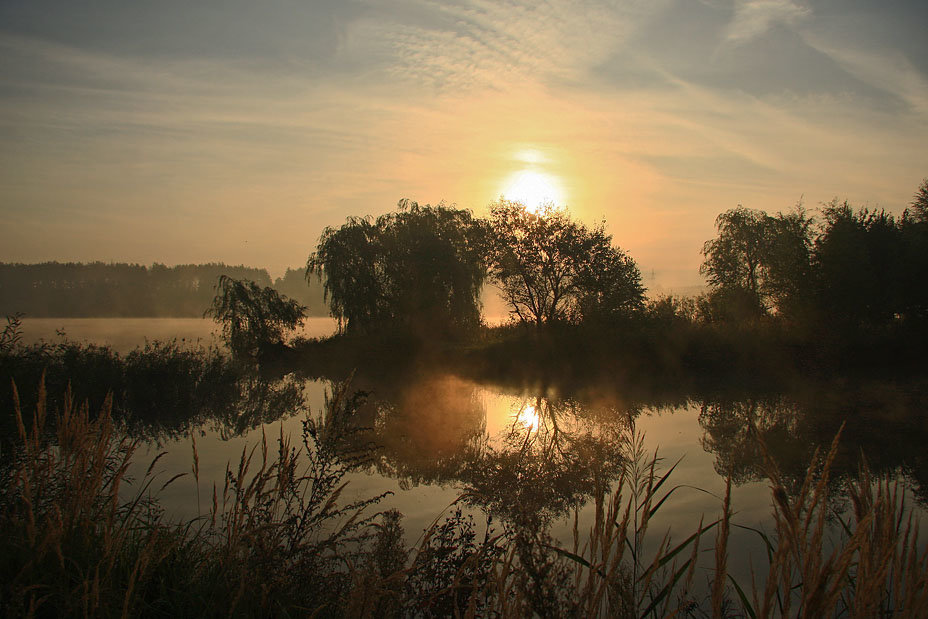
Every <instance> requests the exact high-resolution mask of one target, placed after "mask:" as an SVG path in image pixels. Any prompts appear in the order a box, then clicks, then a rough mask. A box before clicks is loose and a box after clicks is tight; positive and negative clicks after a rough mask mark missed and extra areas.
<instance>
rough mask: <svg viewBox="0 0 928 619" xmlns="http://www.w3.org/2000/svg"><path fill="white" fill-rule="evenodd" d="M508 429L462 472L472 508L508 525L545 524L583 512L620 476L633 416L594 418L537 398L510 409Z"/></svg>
mask: <svg viewBox="0 0 928 619" xmlns="http://www.w3.org/2000/svg"><path fill="white" fill-rule="evenodd" d="M512 406H513V409H514V410H513V413H512V415H511V420H512V421H511V423H510V426H509V428H508V429H507V430H506V431H505V432H503V433H502V435H501V436H499V437H496V438H495V440H490V441H488V442H487V443H486V445H485V448H484V450H483V452H482V453H481V454H480V457H479V458H477V459H474V460H473V461H471V462H470V464H469V466H468V467H467V468H466V469H465V470H464V474H463V476H462V481H463V482H464V483H465V486H466V488H467V490H466V492H467V496H468V499H469V501H470V502H471V503H472V504H475V505H479V506H480V507H483V508H484V509H486V510H487V511H488V512H489V513H491V514H493V515H497V516H501V517H503V518H505V519H508V520H517V521H519V522H523V523H524V522H525V521H526V520H528V521H529V522H532V523H534V524H538V525H541V524H544V523H546V522H549V521H550V520H551V519H553V518H556V517H558V516H562V515H564V514H566V513H567V512H568V511H569V510H571V509H576V508H579V507H580V506H582V505H583V504H584V503H585V502H586V501H587V500H588V499H589V498H591V497H592V496H593V494H594V493H595V492H597V489H602V488H604V487H606V486H607V485H608V483H609V482H611V481H613V480H614V479H616V478H617V477H618V475H619V472H620V470H621V464H622V456H621V453H622V448H621V433H622V431H623V430H624V429H625V428H626V427H627V423H628V420H629V415H628V414H627V413H625V414H623V413H622V412H620V411H617V410H613V411H610V414H596V413H601V411H594V410H591V409H589V408H586V407H584V406H583V405H581V404H580V403H579V402H576V401H573V400H556V399H549V398H544V397H540V396H536V397H535V398H531V399H526V400H522V401H517V402H515V403H514V404H513V405H512Z"/></svg>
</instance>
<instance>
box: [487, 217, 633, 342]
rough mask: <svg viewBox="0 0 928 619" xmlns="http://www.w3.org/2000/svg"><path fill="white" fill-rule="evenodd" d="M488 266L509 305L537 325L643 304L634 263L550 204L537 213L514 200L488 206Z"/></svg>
mask: <svg viewBox="0 0 928 619" xmlns="http://www.w3.org/2000/svg"><path fill="white" fill-rule="evenodd" d="M490 228H491V231H492V236H491V239H492V242H491V244H490V252H489V256H490V260H489V262H490V271H491V274H492V276H493V279H494V280H495V281H496V282H497V284H498V285H499V287H500V289H501V291H502V293H503V298H504V299H505V301H506V302H507V304H508V305H509V308H510V312H511V313H512V314H514V315H515V316H517V317H518V318H519V320H520V321H522V322H525V323H529V322H533V323H535V324H536V325H542V324H545V323H551V322H555V321H560V320H583V319H584V318H594V317H608V318H612V317H615V316H619V315H627V314H629V313H631V312H633V311H637V310H640V309H642V308H643V305H644V289H643V288H642V286H641V273H640V272H639V271H638V267H637V266H636V265H635V262H634V261H633V260H632V259H631V258H630V257H628V256H627V255H626V254H625V253H624V252H623V251H622V250H620V249H618V248H617V247H614V246H612V237H611V236H609V235H607V234H606V233H605V231H604V228H603V226H602V225H600V226H598V227H596V228H594V229H592V230H590V229H588V228H587V227H586V226H584V225H583V224H581V223H577V222H574V221H571V219H570V217H569V216H568V215H567V213H566V212H564V211H562V210H559V209H557V208H555V207H553V206H552V205H547V206H544V207H542V209H541V211H540V212H538V213H532V212H529V211H528V210H527V209H526V208H525V206H524V205H522V204H519V203H517V202H509V201H507V200H500V201H499V202H498V203H496V204H494V205H493V206H492V207H491V214H490Z"/></svg>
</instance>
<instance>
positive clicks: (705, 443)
mask: <svg viewBox="0 0 928 619" xmlns="http://www.w3.org/2000/svg"><path fill="white" fill-rule="evenodd" d="M23 328H24V339H25V340H26V341H27V342H34V341H39V340H44V341H46V342H54V341H56V339H57V338H60V337H61V336H60V335H57V334H56V332H58V331H63V332H64V333H65V334H67V337H68V338H70V339H74V340H77V341H82V342H89V343H96V344H102V345H107V346H111V347H112V348H113V349H114V350H116V351H118V352H120V353H127V352H129V351H130V350H132V349H133V348H135V347H137V346H140V345H143V344H144V343H145V342H146V340H155V339H158V340H175V341H177V342H178V344H179V345H181V346H187V347H196V346H210V345H215V344H217V343H218V340H217V337H216V334H215V332H214V331H215V326H214V324H213V323H212V322H210V321H206V320H200V319H28V320H25V321H24V324H23ZM334 330H335V323H334V321H333V320H331V319H310V320H309V321H308V324H307V325H306V327H305V328H304V330H303V333H302V335H304V336H306V337H317V336H323V335H327V334H330V333H332V332H334ZM385 374H386V373H385ZM500 378H501V380H499V381H486V380H482V381H476V380H474V379H471V378H467V377H462V376H456V375H454V374H449V373H443V372H441V371H439V370H435V371H419V372H417V373H415V374H411V375H409V376H406V377H404V378H403V379H402V380H397V378H396V376H395V375H394V374H393V373H389V377H384V376H378V374H377V372H376V371H374V372H371V371H368V372H366V373H365V374H359V375H357V376H355V377H354V379H353V382H352V383H351V385H350V387H349V390H350V391H351V392H353V391H355V390H361V391H364V392H365V393H366V396H365V398H364V400H363V404H362V405H361V406H360V408H359V409H358V412H357V418H356V420H355V423H356V425H357V426H358V427H363V428H367V430H366V432H367V434H365V440H368V439H370V440H371V441H373V442H374V443H376V444H377V445H378V451H377V452H376V456H375V458H374V461H373V462H372V463H371V465H370V466H368V467H366V468H365V469H364V470H362V471H357V472H354V473H352V474H350V476H349V480H350V484H349V486H348V490H347V491H346V494H345V495H344V497H343V498H345V499H356V498H365V497H370V496H374V495H378V494H380V493H383V492H391V493H392V495H391V496H389V497H387V498H386V499H384V500H383V501H382V502H381V504H380V505H379V506H378V507H377V509H386V508H395V509H398V510H399V511H400V512H402V513H403V515H404V520H403V526H404V527H405V531H406V538H407V541H408V542H409V543H411V544H414V543H416V541H417V540H418V539H419V538H420V536H421V534H422V532H423V530H424V529H426V528H427V527H429V526H430V525H431V524H433V523H434V522H435V521H436V520H439V519H440V518H442V517H443V515H447V514H448V512H449V510H450V509H452V505H454V504H455V502H456V501H458V500H459V499H460V498H461V497H462V496H463V497H465V500H464V501H463V502H462V504H464V505H465V506H466V509H467V511H468V512H469V513H471V514H473V515H475V517H476V518H477V519H478V520H479V521H483V519H484V515H483V514H484V513H492V514H493V515H494V516H495V517H496V518H497V521H499V519H503V520H505V519H506V517H507V514H510V513H511V512H512V510H515V509H523V510H529V511H531V512H532V513H534V514H536V515H538V517H539V522H544V523H548V524H549V525H550V530H551V533H552V535H553V536H554V538H555V539H556V540H559V542H560V543H561V544H562V545H563V546H565V547H569V546H570V543H571V539H572V528H573V518H574V514H575V513H576V514H577V517H578V522H579V523H580V531H581V533H582V532H583V531H584V530H586V529H587V528H588V527H589V525H590V523H591V519H592V515H591V514H592V510H593V507H592V504H591V501H590V496H591V494H592V492H593V491H594V488H595V483H594V482H595V481H596V480H600V481H606V482H610V481H614V479H615V478H616V476H617V475H618V471H619V467H620V466H621V465H620V463H621V459H622V457H623V454H622V452H621V449H620V446H621V444H622V443H621V437H623V436H626V435H627V434H628V433H629V432H631V431H632V430H634V432H635V433H636V434H635V435H636V436H639V437H641V441H642V443H641V448H642V449H643V451H644V452H645V453H647V454H651V455H653V454H654V453H657V454H658V455H659V457H661V458H662V459H663V460H662V461H661V465H660V468H659V474H662V472H663V471H666V470H667V469H669V467H671V466H673V465H674V464H675V463H678V464H677V465H676V468H675V469H674V471H673V474H672V477H671V478H670V480H669V482H668V483H667V484H666V488H667V489H668V490H669V489H670V488H673V487H676V488H677V489H676V490H675V491H674V493H673V496H672V497H671V498H670V499H669V500H668V501H667V502H666V503H664V504H663V505H662V506H661V508H660V509H659V510H658V512H657V513H656V515H655V517H654V520H653V521H652V522H651V525H650V527H649V529H648V531H649V534H648V537H647V538H646V540H645V547H646V548H650V549H652V550H653V548H654V546H655V545H656V544H657V543H659V542H660V540H661V539H662V537H663V536H664V534H665V533H667V532H668V531H669V532H670V534H671V535H672V537H673V538H674V539H676V540H682V539H684V538H685V537H686V536H688V535H690V534H691V533H692V532H694V531H695V529H696V527H697V525H698V522H699V520H700V518H701V517H702V518H704V519H705V522H707V523H708V522H711V521H712V520H714V519H716V518H717V517H719V515H720V514H721V511H722V500H721V497H722V496H723V495H724V493H725V485H726V483H725V477H726V474H727V473H729V472H730V473H731V475H732V479H733V486H732V508H733V511H734V513H735V515H734V517H733V522H735V523H737V524H739V525H742V526H744V527H751V528H756V529H761V530H766V531H770V530H771V528H772V526H771V509H770V507H771V498H770V489H769V482H768V481H767V479H766V477H765V475H764V463H763V460H762V458H761V454H760V453H759V451H758V450H757V448H756V445H754V443H752V442H751V440H750V433H749V431H748V427H749V426H750V425H752V424H753V426H754V427H755V428H757V432H759V434H760V435H761V436H762V437H763V438H764V440H765V442H766V444H767V447H768V449H769V450H770V452H771V455H772V457H773V459H774V460H775V461H776V462H777V464H778V466H779V467H780V469H781V472H782V473H783V475H784V477H785V478H786V479H788V480H793V481H794V483H797V484H798V481H799V480H801V478H802V475H803V474H804V472H805V471H806V470H807V468H808V466H809V462H810V460H811V457H812V454H813V451H814V449H815V447H816V446H818V445H824V446H826V447H827V444H828V443H829V442H830V441H831V439H832V438H833V436H834V435H835V433H836V432H837V431H838V429H839V428H840V427H841V425H842V423H846V427H845V429H844V435H843V436H844V441H842V445H843V446H844V448H843V449H842V450H841V451H840V453H839V455H838V457H837V458H836V461H835V465H834V482H833V488H832V493H833V494H834V496H835V497H840V496H841V494H842V488H843V484H845V483H846V482H847V480H848V479H850V478H851V477H852V476H853V471H855V470H856V456H857V455H858V454H859V453H860V451H859V450H862V451H863V452H864V453H866V455H867V458H868V460H869V462H870V463H871V466H872V467H873V468H874V469H875V470H876V471H878V472H881V473H885V474H887V475H890V476H892V477H895V478H898V479H901V480H904V481H905V482H906V483H907V484H908V486H909V488H910V489H909V490H908V492H909V493H910V494H911V496H912V497H913V499H914V500H913V501H911V502H910V503H912V504H915V505H919V506H921V505H923V504H924V503H923V502H922V501H923V499H924V497H925V495H926V490H925V489H926V487H928V485H926V481H928V475H926V472H928V466H926V462H925V458H924V455H923V445H924V444H925V441H926V439H928V428H926V423H925V420H924V412H925V407H924V403H925V398H924V395H923V394H922V393H921V392H918V391H916V392H907V391H906V390H905V388H897V387H896V386H894V385H887V384H885V383H873V384H870V383H862V384H856V383H850V384H845V383H835V384H829V385H827V387H823V386H822V385H814V384H813V385H812V386H800V387H798V388H796V389H794V390H791V391H790V392H789V393H786V394H778V393H774V394H770V393H767V394H750V393H748V394H745V393H740V392H736V393H734V394H732V393H726V394H708V395H707V394H688V393H676V392H674V390H673V389H672V388H671V387H672V386H669V387H668V389H667V390H666V393H663V392H661V393H659V394H658V395H657V396H655V397H652V398H650V399H649V400H638V399H635V398H634V397H632V396H630V395H628V394H623V393H616V391H615V388H614V386H613V385H608V384H603V385H602V388H601V389H596V388H593V389H586V390H585V391H584V392H582V393H571V394H567V393H558V392H557V390H556V389H554V388H551V387H542V386H538V387H524V386H523V387H512V386H507V385H506V384H505V383H506V381H505V380H502V377H500ZM275 384H276V385H277V386H278V387H280V388H282V389H283V388H286V389H296V390H297V391H298V392H299V394H300V402H301V403H300V404H298V405H296V406H294V407H293V408H292V409H290V410H285V411H281V413H282V414H280V415H277V414H275V415H271V417H272V418H271V419H264V420H263V422H260V423H255V424H252V426H253V427H252V426H249V425H247V424H246V425H245V426H243V427H233V426H231V425H229V424H228V423H224V422H221V421H217V420H215V419H212V420H207V421H200V422H195V423H188V424H186V425H182V426H181V427H177V428H174V429H173V431H172V432H167V433H161V434H158V433H154V434H153V435H152V436H148V437H147V442H146V443H145V444H144V445H143V447H142V449H141V450H140V451H139V453H138V456H137V458H136V471H135V473H136V475H137V476H141V473H144V469H145V468H147V466H148V463H149V462H150V461H151V459H153V458H154V457H155V456H156V455H157V454H159V453H162V452H165V455H164V456H163V457H162V459H161V460H160V461H159V464H158V470H159V471H160V477H161V478H162V479H165V480H166V479H169V478H170V477H172V476H173V475H175V474H176V473H180V472H190V471H191V466H192V451H193V445H192V439H191V435H193V436H195V439H196V444H197V450H198V454H199V477H200V482H199V488H198V487H197V484H196V483H194V480H193V478H192V476H190V475H188V476H186V477H184V478H182V479H180V480H178V481H177V482H175V483H173V484H172V485H170V486H169V487H168V488H167V489H165V490H164V491H162V493H161V495H160V497H161V500H162V503H163V504H164V505H165V506H166V508H167V509H168V510H169V512H170V513H171V514H172V515H173V516H174V517H178V518H190V517H194V516H196V515H198V514H203V513H206V512H207V511H208V509H209V504H210V500H211V499H210V497H211V496H212V488H213V484H216V485H217V486H219V487H220V488H221V487H222V484H223V480H224V478H225V471H226V466H227V465H228V464H229V463H232V466H233V467H234V466H236V464H237V462H238V460H239V458H240V457H241V454H242V453H243V450H247V449H250V448H252V447H254V446H255V445H258V444H259V443H260V442H261V441H262V439H263V437H267V440H268V441H269V442H273V441H274V440H276V437H278V436H280V435H281V433H283V434H284V435H290V436H292V437H294V439H295V440H296V438H297V437H299V435H300V432H301V429H302V419H303V417H304V415H305V414H306V412H307V411H308V412H309V413H310V414H319V413H320V411H322V410H323V407H324V403H325V397H326V393H327V392H328V393H331V392H332V391H333V390H334V389H335V388H336V382H333V381H332V380H320V379H307V378H301V377H300V376H299V375H298V374H291V375H287V376H285V377H283V378H280V379H277V380H276V383H275ZM918 510H919V511H918V517H919V518H920V519H922V520H924V518H925V513H924V510H923V509H922V508H921V507H918ZM713 539H714V536H713ZM705 545H706V547H711V541H710V542H708V543H706V544H705ZM729 548H730V549H731V558H730V560H729V565H730V570H731V573H733V574H735V575H736V577H738V578H741V579H743V582H746V583H749V582H750V576H749V575H750V573H751V570H752V568H753V569H754V570H755V571H756V572H757V574H758V575H762V574H764V573H765V572H764V565H765V563H766V557H765V555H764V549H763V546H762V544H761V542H760V538H759V536H758V535H757V534H756V533H754V532H751V531H748V530H746V529H741V528H733V529H732V532H731V541H730V544H729ZM702 561H703V563H704V564H705V565H703V566H702V568H704V569H703V571H702V572H701V574H702V576H703V578H704V579H708V577H709V576H710V571H711V570H710V568H711V564H712V555H711V553H707V554H705V555H704V557H703V559H702ZM697 584H698V583H697Z"/></svg>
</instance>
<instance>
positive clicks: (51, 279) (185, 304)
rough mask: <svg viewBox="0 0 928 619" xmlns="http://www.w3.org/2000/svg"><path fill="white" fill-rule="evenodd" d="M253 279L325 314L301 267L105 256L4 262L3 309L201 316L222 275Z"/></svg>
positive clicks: (0, 279)
mask: <svg viewBox="0 0 928 619" xmlns="http://www.w3.org/2000/svg"><path fill="white" fill-rule="evenodd" d="M222 275H226V276H228V277H233V278H236V279H246V280H249V281H253V282H255V283H256V284H258V285H260V286H266V287H272V288H274V289H275V290H277V291H278V292H279V293H281V294H283V295H286V296H288V297H290V298H293V299H296V300H297V301H299V303H301V304H302V305H303V306H304V307H306V308H307V312H308V313H309V314H310V315H318V316H326V315H328V308H327V307H326V306H325V303H324V301H323V294H322V286H321V285H317V284H315V282H310V283H309V286H307V282H306V277H305V271H304V269H302V268H295V269H287V271H286V273H284V275H283V276H282V277H278V278H276V279H272V278H271V277H270V275H269V274H268V272H267V269H260V268H253V267H246V266H231V265H226V264H223V263H221V262H220V263H208V264H182V265H177V266H165V265H163V264H159V263H157V262H156V263H154V264H152V265H151V266H145V265H140V264H128V263H105V262H91V263H80V262H43V263H39V264H20V263H0V315H13V314H20V313H21V314H23V315H25V316H26V317H32V318H41V317H51V318H61V317H79V318H84V317H87V318H90V317H196V318H201V317H202V316H203V311H204V310H205V309H206V308H207V307H208V306H209V304H210V303H211V302H212V300H213V297H214V296H215V294H216V286H217V282H218V280H219V277H220V276H222Z"/></svg>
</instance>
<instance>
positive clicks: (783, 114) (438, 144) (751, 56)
mask: <svg viewBox="0 0 928 619" xmlns="http://www.w3.org/2000/svg"><path fill="white" fill-rule="evenodd" d="M926 24H928V3H926V2H924V1H923V0H919V1H911V2H902V1H897V0H885V1H882V2H876V1H863V0H808V1H802V0H795V1H794V0H611V1H595V2H594V1H591V0H549V1H542V0H501V1H489V0H455V1H449V2H443V1H439V0H312V1H308V2H299V1H297V0H263V1H262V2H254V1H251V0H227V1H224V2H218V1H213V0H199V1H196V2H191V1H189V0H160V1H157V2H155V1H149V0H133V1H127V0H100V1H96V2H84V1H80V0H58V1H55V0H0V261H5V262H39V261H45V260H59V261H66V260H74V261H89V260H102V261H107V262H109V261H118V262H137V263H142V264H150V263H152V262H162V263H166V264H179V263H198V262H217V261H223V262H226V263H230V264H247V265H250V266H259V267H267V268H269V270H270V271H271V274H272V275H279V274H280V273H281V272H282V271H283V270H284V269H285V268H286V267H287V266H300V265H303V264H305V262H306V258H307V256H308V254H309V253H310V252H311V251H312V250H313V248H314V247H315V244H316V242H317V240H318V238H319V235H320V233H321V232H322V230H323V229H324V228H325V227H326V226H338V225H340V224H342V223H344V221H345V219H346V217H348V216H352V215H374V216H376V215H379V214H382V213H385V212H388V211H390V210H392V209H394V208H396V205H397V202H398V200H400V199H401V198H410V199H412V200H416V201H418V202H419V203H431V204H435V203H438V202H440V201H445V203H446V204H456V205H457V206H458V207H462V208H468V209H471V210H473V211H474V212H475V213H476V214H477V215H483V214H486V213H487V211H488V206H489V205H490V203H491V202H492V201H494V200H496V199H498V198H499V197H500V196H501V195H505V196H506V197H510V198H516V199H519V198H521V199H524V200H527V201H535V200H537V199H542V198H546V199H552V200H554V201H555V202H557V203H558V204H560V205H563V206H565V207H566V208H567V209H568V210H569V212H570V213H571V215H572V216H573V217H574V218H576V219H578V220H581V221H583V222H584V223H586V224H588V225H593V224H596V223H597V222H600V221H605V224H606V228H607V229H608V230H609V232H610V233H612V234H613V240H614V242H615V243H616V244H617V245H618V246H620V247H621V248H622V249H623V250H625V251H626V252H628V253H629V254H630V255H631V256H632V257H633V258H634V259H635V260H636V261H637V262H638V264H639V267H640V268H641V270H642V272H643V274H644V277H645V283H646V284H648V285H649V286H650V287H651V288H652V289H653V290H673V289H675V288H680V287H686V286H693V285H698V284H700V283H701V282H702V279H701V277H700V276H699V274H698V266H699V263H700V262H701V255H700V250H701V248H702V246H703V243H704V242H705V241H706V240H708V239H710V238H712V237H713V236H714V234H715V228H714V220H715V218H716V216H717V215H718V214H719V213H721V212H723V211H725V210H728V209H730V208H735V207H737V206H738V205H743V206H745V207H748V208H756V209H763V210H766V211H768V212H771V213H773V212H777V211H788V210H790V209H791V208H793V207H794V205H796V204H797V203H798V202H800V201H801V202H802V203H803V204H804V206H805V207H806V208H807V209H810V210H811V211H814V210H815V209H816V208H819V207H820V206H821V204H822V203H824V202H827V201H830V200H831V199H833V198H838V199H840V200H844V199H847V200H849V201H850V202H851V203H852V204H855V205H858V206H865V207H869V208H885V209H887V210H888V211H891V212H893V213H897V214H898V213H901V212H902V210H903V209H904V208H905V206H906V205H907V204H908V203H909V202H910V201H911V199H912V196H913V194H914V193H915V191H916V189H917V188H918V185H919V184H920V183H921V181H922V179H923V178H925V177H926V176H928V149H926V142H928V140H926V138H928V37H926V36H925V27H926Z"/></svg>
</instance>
